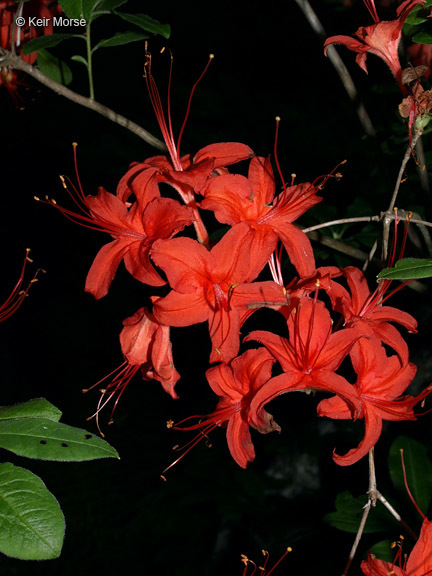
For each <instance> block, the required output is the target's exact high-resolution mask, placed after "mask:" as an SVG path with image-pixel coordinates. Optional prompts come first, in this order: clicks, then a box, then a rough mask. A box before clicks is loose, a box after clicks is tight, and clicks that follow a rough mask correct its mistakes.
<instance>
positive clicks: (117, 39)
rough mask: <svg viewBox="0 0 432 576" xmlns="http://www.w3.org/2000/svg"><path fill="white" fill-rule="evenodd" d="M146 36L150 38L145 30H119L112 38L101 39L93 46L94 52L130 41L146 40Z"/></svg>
mask: <svg viewBox="0 0 432 576" xmlns="http://www.w3.org/2000/svg"><path fill="white" fill-rule="evenodd" d="M146 38H149V35H148V34H146V33H145V32H119V33H117V34H115V36H113V37H112V38H107V39H106V40H101V41H100V42H99V43H98V44H96V46H95V47H94V48H93V52H94V51H95V50H97V49H98V48H111V47H112V46H120V45H122V44H129V43H130V42H137V41H138V40H145V39H146Z"/></svg>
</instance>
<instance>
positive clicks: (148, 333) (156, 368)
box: [84, 308, 180, 418]
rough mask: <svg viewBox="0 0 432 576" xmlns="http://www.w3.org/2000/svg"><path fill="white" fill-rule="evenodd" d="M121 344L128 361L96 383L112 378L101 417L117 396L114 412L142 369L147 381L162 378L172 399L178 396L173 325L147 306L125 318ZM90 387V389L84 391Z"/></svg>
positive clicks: (144, 378)
mask: <svg viewBox="0 0 432 576" xmlns="http://www.w3.org/2000/svg"><path fill="white" fill-rule="evenodd" d="M120 345H121V349H122V352H123V356H124V358H125V361H124V362H123V364H121V366H119V367H118V368H117V369H116V370H114V371H113V372H111V374H108V376H105V378H103V379H102V380H100V381H99V382H97V383H96V384H94V386H98V385H100V384H101V383H102V382H104V381H105V380H108V379H109V378H110V382H109V384H108V385H107V386H106V388H105V389H103V390H102V391H101V392H102V396H101V398H100V401H99V404H98V409H97V411H96V417H97V418H98V416H99V412H100V411H101V410H102V408H104V406H106V404H108V402H109V401H110V400H111V399H112V398H113V397H114V396H115V395H117V399H116V401H115V404H114V408H113V411H112V412H114V410H115V408H116V406H117V403H118V401H119V399H120V396H121V395H122V394H123V392H124V391H125V389H126V387H127V385H128V384H129V382H130V381H131V380H132V378H133V377H134V376H135V374H137V373H138V372H139V371H141V374H142V378H143V380H158V381H159V382H160V383H161V384H162V387H163V388H164V390H165V391H166V392H168V394H170V396H171V397H172V398H178V396H177V394H176V392H175V390H174V387H175V385H176V383H177V381H178V380H179V379H180V374H179V373H178V372H177V370H176V369H175V368H174V362H173V357H172V350H171V340H170V329H169V326H164V325H162V324H160V323H159V322H158V321H157V320H156V318H155V317H154V316H153V314H151V313H150V312H149V311H148V310H147V309H146V308H140V309H139V310H137V312H135V314H134V315H133V316H131V317H129V318H126V319H125V320H123V330H122V331H121V333H120ZM94 386H92V388H93V387H94ZM88 390H90V388H89V389H86V390H84V392H87V391H88Z"/></svg>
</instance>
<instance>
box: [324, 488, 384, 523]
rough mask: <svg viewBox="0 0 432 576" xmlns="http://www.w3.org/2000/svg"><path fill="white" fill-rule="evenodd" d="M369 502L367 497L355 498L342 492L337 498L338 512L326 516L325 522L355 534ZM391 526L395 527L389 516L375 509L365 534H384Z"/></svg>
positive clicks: (349, 493) (371, 513)
mask: <svg viewBox="0 0 432 576" xmlns="http://www.w3.org/2000/svg"><path fill="white" fill-rule="evenodd" d="M367 501H368V498H367V496H358V497H357V498H354V496H353V495H352V494H351V492H348V491H345V492H341V493H339V494H338V495H337V496H336V500H335V507H336V511H335V512H330V513H329V514H326V515H325V516H324V522H326V523H327V524H329V525H330V526H333V527H334V528H339V530H343V531H344V532H351V533H353V534H355V533H356V532H357V530H358V527H359V524H360V520H361V518H362V515H363V508H364V506H365V504H366V503H367ZM389 526H393V523H392V522H391V519H389V517H388V515H386V514H385V512H384V510H383V509H379V508H374V509H373V510H371V512H370V513H369V516H368V520H367V522H366V526H365V529H364V532H365V533H372V532H383V531H385V530H388V529H389Z"/></svg>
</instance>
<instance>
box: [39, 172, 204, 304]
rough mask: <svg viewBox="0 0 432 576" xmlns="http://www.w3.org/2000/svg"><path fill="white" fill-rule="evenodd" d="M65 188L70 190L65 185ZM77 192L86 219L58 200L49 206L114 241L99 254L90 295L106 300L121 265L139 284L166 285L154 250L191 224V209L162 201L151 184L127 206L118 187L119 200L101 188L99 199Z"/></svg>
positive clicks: (125, 196)
mask: <svg viewBox="0 0 432 576" xmlns="http://www.w3.org/2000/svg"><path fill="white" fill-rule="evenodd" d="M78 181H79V179H78ZM63 183H64V179H63ZM64 186H65V188H66V184H65V183H64ZM74 192H75V194H76V196H77V198H76V199H75V198H74V200H75V202H76V203H77V204H78V206H79V207H80V208H81V210H82V214H79V213H76V212H72V211H70V210H68V209H66V208H63V207H61V206H59V205H58V204H57V203H56V202H55V201H49V202H50V203H51V204H52V205H53V206H55V207H56V208H58V209H59V210H60V211H61V212H62V213H63V214H64V215H65V216H67V217H68V218H70V219H71V220H73V221H78V223H80V224H81V223H82V224H83V225H84V226H86V227H87V228H92V229H95V230H100V231H102V232H106V233H108V234H110V235H111V236H112V237H113V238H114V240H113V241H112V242H109V243H108V244H106V245H105V246H103V247H102V248H101V249H100V250H99V252H98V254H97V255H96V258H95V259H94V262H93V264H92V266H91V268H90V270H89V273H88V275H87V280H86V285H85V290H86V292H90V293H91V294H93V296H94V297H95V298H97V299H99V298H102V297H103V296H105V295H106V294H107V292H108V290H109V287H110V285H111V282H112V280H113V278H114V276H115V273H116V271H117V268H118V266H119V264H120V262H121V261H122V260H124V263H125V266H126V269H127V270H128V272H130V274H132V276H133V277H134V278H136V279H137V280H139V281H140V282H143V283H144V284H149V285H151V286H162V285H164V284H165V283H166V282H165V280H163V278H161V276H160V275H159V274H158V273H157V272H156V270H155V269H154V267H153V265H152V263H151V262H150V259H149V254H150V250H151V247H152V245H153V243H154V242H155V241H156V240H159V239H167V238H171V237H172V236H174V234H177V232H179V231H180V230H183V228H184V227H185V226H188V225H189V224H191V222H192V221H193V216H192V213H191V210H190V209H189V208H187V207H186V206H182V205H181V204H180V203H179V202H177V201H176V200H173V199H171V198H161V197H160V196H159V190H158V187H157V185H156V184H155V183H154V185H151V184H150V183H149V185H148V186H146V188H145V191H143V193H142V194H141V196H139V197H137V201H136V202H134V203H132V204H131V203H130V202H128V201H127V199H128V197H129V195H128V193H127V192H126V191H125V189H124V187H120V186H119V190H118V191H117V196H114V195H113V194H110V193H109V192H107V191H106V190H105V189H104V188H99V191H98V194H97V196H85V195H84V193H83V190H82V188H81V185H79V190H76V189H74Z"/></svg>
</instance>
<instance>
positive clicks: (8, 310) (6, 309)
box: [0, 248, 45, 322]
mask: <svg viewBox="0 0 432 576" xmlns="http://www.w3.org/2000/svg"><path fill="white" fill-rule="evenodd" d="M29 253H30V248H27V249H26V254H25V257H24V262H23V265H22V267H21V272H20V275H19V277H18V280H17V282H16V284H15V286H14V287H13V288H12V291H11V292H10V294H9V296H8V297H7V298H6V300H5V301H4V302H3V304H1V305H0V322H4V321H5V320H7V319H8V318H10V317H11V316H12V315H13V314H15V312H16V311H17V310H18V308H19V307H20V306H21V304H22V303H23V302H24V300H25V299H26V297H27V295H28V292H29V290H30V288H31V286H32V285H33V284H34V283H35V282H37V281H38V278H37V277H38V274H39V272H45V270H43V269H42V268H39V269H38V270H36V273H35V275H34V276H33V278H32V280H30V282H29V283H28V285H27V287H26V288H24V289H23V290H22V289H21V288H22V285H23V282H24V273H25V269H26V265H27V262H32V260H31V259H30V257H29Z"/></svg>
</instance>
